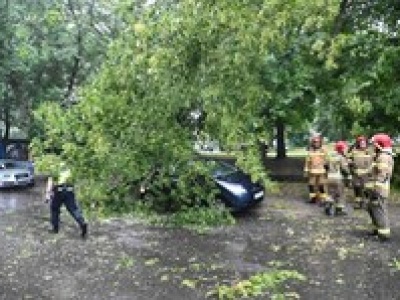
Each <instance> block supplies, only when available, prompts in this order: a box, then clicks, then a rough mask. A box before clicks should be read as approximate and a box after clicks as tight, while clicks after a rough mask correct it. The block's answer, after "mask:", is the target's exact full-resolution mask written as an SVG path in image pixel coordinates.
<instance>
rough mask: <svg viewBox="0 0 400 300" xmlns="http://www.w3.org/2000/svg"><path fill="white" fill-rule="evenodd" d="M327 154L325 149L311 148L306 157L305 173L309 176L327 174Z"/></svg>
mask: <svg viewBox="0 0 400 300" xmlns="http://www.w3.org/2000/svg"><path fill="white" fill-rule="evenodd" d="M326 163H327V152H326V150H325V149H324V148H316V149H315V148H310V149H309V150H308V154H307V157H306V161H305V165H304V172H305V173H308V174H309V175H323V174H326Z"/></svg>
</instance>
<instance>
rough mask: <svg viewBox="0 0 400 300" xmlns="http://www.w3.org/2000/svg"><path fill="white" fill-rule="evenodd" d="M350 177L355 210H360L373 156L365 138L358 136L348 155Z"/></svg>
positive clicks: (364, 196) (364, 198) (363, 201)
mask: <svg viewBox="0 0 400 300" xmlns="http://www.w3.org/2000/svg"><path fill="white" fill-rule="evenodd" d="M348 157H349V165H350V170H351V175H352V181H353V182H352V184H353V190H354V202H355V208H362V207H363V206H364V204H365V200H366V190H365V183H366V182H367V181H368V176H369V174H370V172H371V166H372V160H373V154H372V153H370V151H369V150H368V143H367V138H366V137H365V136H358V137H357V139H356V143H355V146H354V147H353V149H352V150H351V152H350V153H349V154H348Z"/></svg>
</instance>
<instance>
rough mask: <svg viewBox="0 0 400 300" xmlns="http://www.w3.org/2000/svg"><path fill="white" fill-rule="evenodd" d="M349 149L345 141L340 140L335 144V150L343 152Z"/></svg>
mask: <svg viewBox="0 0 400 300" xmlns="http://www.w3.org/2000/svg"><path fill="white" fill-rule="evenodd" d="M346 149H347V143H346V142H345V141H338V142H336V144H335V151H336V152H338V153H341V154H343V153H344V152H345V151H346Z"/></svg>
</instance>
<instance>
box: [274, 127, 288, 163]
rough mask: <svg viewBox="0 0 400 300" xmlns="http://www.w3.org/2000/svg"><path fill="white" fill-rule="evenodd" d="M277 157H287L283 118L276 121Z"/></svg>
mask: <svg viewBox="0 0 400 300" xmlns="http://www.w3.org/2000/svg"><path fill="white" fill-rule="evenodd" d="M276 143H277V145H276V158H286V143H285V123H284V122H283V120H282V119H278V120H277V122H276Z"/></svg>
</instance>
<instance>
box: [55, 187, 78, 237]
mask: <svg viewBox="0 0 400 300" xmlns="http://www.w3.org/2000/svg"><path fill="white" fill-rule="evenodd" d="M63 204H64V205H65V207H66V208H67V210H68V212H69V213H70V214H71V216H72V217H73V218H74V219H75V221H76V222H77V223H78V224H79V225H80V227H82V226H84V225H85V219H84V218H83V215H82V211H81V209H80V208H79V206H78V204H77V203H76V199H75V192H74V190H73V188H72V187H71V186H55V187H54V196H53V198H52V200H51V204H50V211H51V224H52V225H53V228H54V229H55V230H58V229H59V224H60V212H61V206H62V205H63Z"/></svg>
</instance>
